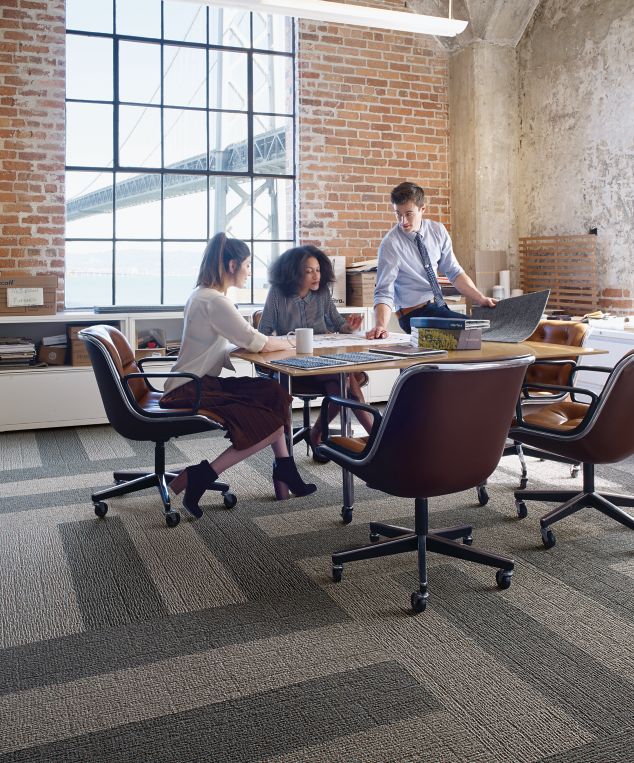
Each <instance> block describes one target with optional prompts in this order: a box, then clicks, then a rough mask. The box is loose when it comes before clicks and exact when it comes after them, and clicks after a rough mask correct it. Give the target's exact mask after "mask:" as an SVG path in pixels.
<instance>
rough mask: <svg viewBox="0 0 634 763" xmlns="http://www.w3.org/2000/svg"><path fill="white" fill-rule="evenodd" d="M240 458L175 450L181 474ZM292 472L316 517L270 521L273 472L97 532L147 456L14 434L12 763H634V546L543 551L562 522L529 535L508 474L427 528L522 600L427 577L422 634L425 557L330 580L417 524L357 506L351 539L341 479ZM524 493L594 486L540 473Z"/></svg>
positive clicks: (244, 477)
mask: <svg viewBox="0 0 634 763" xmlns="http://www.w3.org/2000/svg"><path fill="white" fill-rule="evenodd" d="M225 446H226V441H225V440H223V438H222V437H221V436H220V435H218V434H214V435H209V436H202V435H200V436H194V437H187V438H183V439H181V440H178V441H173V442H171V443H169V444H168V447H167V461H168V466H169V467H171V468H173V469H179V468H182V466H184V465H186V464H188V463H191V462H194V461H198V460H200V459H201V458H213V457H214V455H216V454H218V453H219V452H221V450H222V449H223V448H224V447H225ZM295 455H296V458H297V460H298V464H299V467H300V469H301V471H302V473H303V474H304V475H305V477H306V478H307V479H310V480H311V481H314V482H315V483H316V484H317V486H318V491H317V493H315V494H314V495H311V496H307V497H306V498H304V499H297V498H293V499H291V500H289V501H282V502H276V501H275V500H274V498H273V490H272V486H271V478H270V475H271V454H270V452H262V453H259V454H256V455H255V456H253V457H252V458H250V459H249V460H248V461H247V462H244V463H242V464H238V465H237V466H235V467H233V468H232V469H231V470H229V471H228V472H227V474H226V475H225V476H226V479H227V481H229V482H230V484H231V487H232V490H233V491H234V492H235V493H236V494H237V496H238V504H237V506H235V507H234V508H233V509H231V510H227V509H225V508H224V506H223V505H222V502H221V501H220V500H218V495H217V494H213V493H209V494H207V495H206V496H205V498H204V500H203V502H202V505H203V507H204V516H203V518H202V519H201V520H199V521H196V522H194V521H191V520H190V519H189V518H188V517H187V516H186V515H185V514H183V518H182V521H181V523H180V525H179V526H178V527H176V528H173V529H168V528H167V527H166V526H165V523H164V519H163V517H162V512H161V507H160V501H159V499H158V496H157V495H156V494H155V493H153V492H152V491H150V490H148V491H143V492H141V493H136V494H133V495H130V496H124V497H122V498H119V499H112V500H111V501H109V511H108V514H107V516H106V517H105V518H104V519H98V518H97V517H95V515H94V513H93V508H92V504H91V502H90V494H91V492H92V491H93V490H95V489H96V488H98V487H102V486H106V485H109V484H111V481H112V471H113V470H114V469H129V470H132V469H143V468H147V467H148V465H150V464H151V463H152V460H153V453H152V446H151V445H149V444H147V443H136V442H128V441H126V440H123V439H122V438H120V437H119V436H118V435H117V434H116V433H115V432H113V431H112V430H111V429H110V427H107V426H99V427H89V428H78V429H67V430H64V429H60V430H41V431H35V432H25V433H5V434H0V474H1V475H2V480H1V481H0V718H2V723H1V724H0V726H1V731H0V763H5V761H6V762H7V763H8V762H9V761H15V762H16V763H17V762H18V761H33V762H35V761H41V762H42V763H75V761H77V762H78V761H91V762H94V763H100V761H103V762H104V763H106V761H107V763H114V762H116V763H126V762H127V761H140V762H141V763H143V762H145V761H147V763H163V762H165V763H167V762H168V761H169V763H184V762H186V761H192V763H193V762H194V761H195V762H196V763H198V762H199V761H210V762H211V763H241V762H244V763H264V762H265V761H266V762H268V763H313V762H314V763H329V762H330V761H332V762H333V763H336V762H338V761H355V763H356V762H357V761H358V762H359V763H397V762H398V763H406V762H407V761H412V763H414V762H415V761H416V762H420V761H429V762H430V763H632V761H633V760H634V754H633V752H632V750H633V749H634V720H633V719H634V533H632V532H631V531H630V530H627V529H625V528H623V527H621V526H619V525H617V524H615V523H614V522H612V521H611V520H609V519H608V518H606V517H604V516H602V515H599V514H598V513H596V512H592V511H590V510H587V511H584V512H581V513H579V514H576V515H574V516H572V517H569V518H567V519H566V520H564V521H563V522H561V523H560V524H558V525H557V527H556V534H557V545H556V546H555V547H554V548H552V549H550V550H546V549H544V548H543V546H542V544H541V539H540V535H539V525H538V519H539V516H541V515H542V514H544V513H545V512H546V511H547V510H548V509H549V508H550V504H544V503H539V502H530V503H529V504H528V510H529V516H528V518H526V519H524V520H519V519H518V518H517V516H516V514H515V510H514V505H513V489H514V488H515V487H516V485H517V481H518V472H519V469H518V463H517V460H516V459H515V458H505V459H502V462H501V463H500V465H499V466H498V468H497V470H496V471H495V473H494V474H493V475H492V476H491V478H490V480H489V484H488V491H489V495H490V501H489V503H488V504H487V505H486V506H479V505H478V503H477V499H476V494H475V490H472V491H465V492H463V493H459V494H457V495H454V496H445V497H441V498H437V499H433V500H432V501H430V516H431V524H432V525H434V526H444V525H450V524H457V523H462V522H470V523H472V524H473V525H474V537H475V544H476V545H479V546H482V547H484V548H490V549H492V550H495V551H499V552H500V553H503V554H507V555H509V556H512V557H513V558H514V559H515V561H516V571H515V575H514V578H513V584H512V585H511V587H510V588H509V589H508V590H505V591H500V590H498V589H497V588H496V586H495V580H494V571H493V570H491V569H490V568H484V567H478V566H476V565H470V564H469V563H467V562H461V561H459V560H453V559H448V558H445V557H439V556H436V555H433V554H432V555H430V557H429V584H430V599H429V605H428V608H427V611H426V612H425V613H423V614H421V615H418V616H412V614H411V613H410V610H409V594H410V592H411V591H412V590H414V588H415V587H416V562H415V556H414V555H411V554H409V555H399V556H394V557H387V558H384V559H377V560H369V561H366V562H357V563H354V564H349V565H346V569H345V572H344V577H343V580H342V581H341V583H339V584H335V583H333V582H332V580H331V577H330V555H331V554H332V553H333V552H334V551H338V550H341V549H343V548H346V547H349V546H355V545H359V544H361V543H365V542H366V540H367V533H368V529H367V523H368V522H369V521H370V520H372V519H378V520H385V521H390V522H394V523H396V524H402V525H405V526H412V524H413V516H412V502H411V501H407V500H405V499H398V498H394V497H390V496H385V495H382V494H380V493H377V492H376V491H373V490H370V489H369V488H367V487H366V486H365V485H363V484H357V485H356V500H355V510H354V518H353V521H352V523H351V524H350V525H347V526H344V525H343V524H342V523H341V519H340V516H339V511H340V508H341V479H340V472H339V470H338V468H337V467H336V466H334V465H333V464H326V465H318V464H315V463H313V462H312V460H310V459H309V458H307V457H306V454H305V451H304V450H303V448H302V447H298V448H297V449H296V454H295ZM421 457H424V454H422V455H421ZM633 465H634V461H632V460H630V461H629V462H626V463H624V464H617V465H611V466H605V467H599V468H598V469H597V485H598V488H599V489H601V488H604V489H609V490H611V491H622V492H628V493H634V477H633V469H632V466H633ZM529 480H530V482H529V484H530V486H535V487H540V486H546V485H550V486H559V487H562V488H569V487H570V486H571V485H580V479H576V480H575V479H572V478H571V477H570V472H569V469H568V467H567V466H566V465H563V464H556V463H553V462H540V461H538V460H537V459H529ZM174 506H175V507H176V508H179V506H180V501H179V499H174Z"/></svg>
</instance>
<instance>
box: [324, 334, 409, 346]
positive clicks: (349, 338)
mask: <svg viewBox="0 0 634 763" xmlns="http://www.w3.org/2000/svg"><path fill="white" fill-rule="evenodd" d="M410 341H411V339H410V336H409V334H400V333H392V334H388V336H387V337H386V338H385V339H367V338H366V335H365V333H363V332H355V333H354V334H317V335H316V336H315V338H314V346H315V347H346V346H348V347H352V346H355V345H368V344H371V345H372V346H373V347H375V346H380V345H382V344H396V343H399V344H409V343H410Z"/></svg>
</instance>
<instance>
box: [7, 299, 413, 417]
mask: <svg viewBox="0 0 634 763" xmlns="http://www.w3.org/2000/svg"><path fill="white" fill-rule="evenodd" d="M256 309H257V306H256V307H253V306H250V305H249V306H245V307H243V308H241V310H240V312H241V313H242V314H243V315H245V316H247V317H248V316H249V315H251V313H252V312H253V311H254V310H256ZM338 309H339V311H340V312H341V313H342V314H346V313H362V314H363V316H364V327H367V326H369V325H371V324H372V320H373V310H372V308H368V307H342V308H338ZM96 323H108V324H112V325H113V326H116V327H117V328H118V329H119V330H120V331H121V332H122V333H123V334H124V335H125V336H126V337H127V339H128V341H129V342H130V345H131V346H132V347H137V336H138V335H139V333H140V332H143V331H147V330H148V329H152V328H161V329H163V331H164V332H165V337H166V339H167V340H168V341H170V340H180V338H181V333H182V327H183V314H182V313H171V312H152V313H123V312H122V313H95V312H93V311H74V310H72V311H66V312H63V313H57V314H56V315H40V316H30V317H24V316H9V315H3V316H0V335H1V336H9V337H19V336H28V337H30V338H31V339H33V340H34V342H35V343H36V344H38V343H39V342H40V340H41V339H42V337H44V336H53V335H56V334H66V330H67V326H68V325H77V324H84V325H86V326H88V325H91V324H96ZM233 364H234V366H235V368H236V371H235V373H236V375H238V376H252V375H253V368H252V366H251V364H250V363H247V362H245V361H240V360H234V361H233ZM170 366H171V364H170V363H168V362H166V363H165V365H164V366H163V364H160V363H154V364H153V366H152V369H151V370H152V371H159V370H169V368H170ZM148 370H149V369H148ZM229 373H231V372H223V375H225V374H229ZM397 376H398V371H375V372H372V373H371V374H370V383H369V385H368V388H367V389H366V390H365V392H366V399H367V401H368V402H379V401H382V400H387V398H388V396H389V394H390V390H391V389H392V385H393V384H394V381H395V380H396V377H397ZM156 386H158V385H156ZM0 401H1V402H0V431H3V432H6V431H12V430H26V429H42V428H48V427H68V426H82V425H90V424H103V423H105V422H106V421H107V419H106V414H105V411H104V409H103V405H102V403H101V396H100V395H99V390H98V388H97V383H96V381H95V377H94V374H93V370H92V367H91V366H46V367H45V368H20V369H7V370H2V369H0Z"/></svg>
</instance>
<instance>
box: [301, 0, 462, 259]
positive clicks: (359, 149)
mask: <svg viewBox="0 0 634 763" xmlns="http://www.w3.org/2000/svg"><path fill="white" fill-rule="evenodd" d="M381 5H382V6H383V7H386V6H390V7H392V8H394V9H398V10H403V9H404V5H405V4H404V2H396V1H395V2H383V3H381ZM298 23H299V33H298V37H299V42H298V65H299V80H298V93H299V140H298V144H299V156H300V157H301V163H300V166H299V186H298V201H299V222H298V237H299V240H300V242H301V243H312V244H315V245H318V246H322V247H323V248H324V249H325V251H326V252H327V253H328V254H331V255H334V254H340V255H345V256H346V257H348V258H349V259H350V260H362V259H369V258H372V257H375V256H376V252H377V246H378V244H379V242H380V240H381V238H382V236H383V235H384V234H385V233H386V232H387V230H388V229H389V228H390V227H391V226H392V225H393V223H394V216H393V213H392V210H391V207H390V204H389V192H390V190H391V189H392V188H393V187H394V186H395V185H397V184H398V183H399V182H401V181H403V180H412V181H416V182H419V183H420V184H421V185H422V186H423V187H424V188H425V190H426V192H427V193H428V194H429V202H430V204H429V205H428V213H429V215H430V217H433V218H434V219H436V220H440V221H441V222H443V223H444V224H445V225H449V201H450V199H449V162H448V142H449V135H448V94H447V85H448V58H447V54H446V53H445V52H443V51H442V50H441V49H440V48H439V46H438V45H437V44H436V42H435V41H434V40H433V38H429V37H426V36H420V35H413V34H407V33H401V32H388V31H381V30H370V29H366V28H363V27H353V26H341V27H338V26H336V25H328V24H322V23H319V22H308V21H300V22H298Z"/></svg>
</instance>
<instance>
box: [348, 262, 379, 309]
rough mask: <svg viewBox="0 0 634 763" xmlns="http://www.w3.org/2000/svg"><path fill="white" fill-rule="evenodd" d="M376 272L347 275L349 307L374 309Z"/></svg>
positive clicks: (349, 273)
mask: <svg viewBox="0 0 634 763" xmlns="http://www.w3.org/2000/svg"><path fill="white" fill-rule="evenodd" d="M375 284H376V272H375V271H372V272H366V273H355V272H350V271H348V272H347V273H346V305H347V306H348V307H372V306H373V305H374V286H375Z"/></svg>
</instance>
